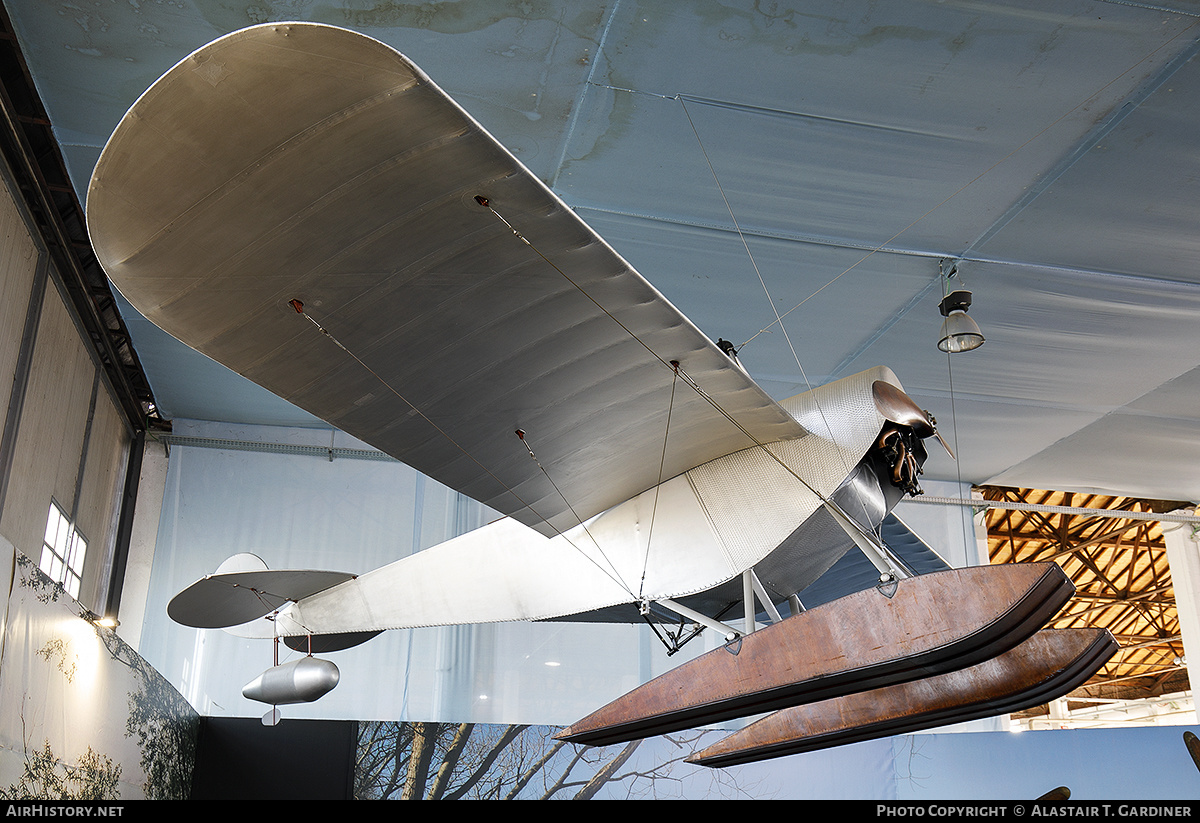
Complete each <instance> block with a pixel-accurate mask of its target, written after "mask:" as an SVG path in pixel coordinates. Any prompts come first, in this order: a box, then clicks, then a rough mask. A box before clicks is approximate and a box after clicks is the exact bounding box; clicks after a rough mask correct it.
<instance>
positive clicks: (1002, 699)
mask: <svg viewBox="0 0 1200 823" xmlns="http://www.w3.org/2000/svg"><path fill="white" fill-rule="evenodd" d="M1117 648H1118V646H1117V642H1116V640H1114V639H1113V636H1112V635H1111V634H1109V633H1108V631H1107V630H1105V629H1048V630H1045V631H1041V632H1038V633H1037V634H1035V635H1034V636H1033V637H1031V638H1029V639H1028V640H1026V641H1025V642H1024V643H1022V644H1021V645H1019V646H1017V647H1016V648H1015V649H1012V650H1011V651H1008V652H1005V653H1004V654H1002V655H1000V656H999V657H996V658H993V659H991V660H987V661H984V662H983V663H980V664H978V665H976V666H971V667H970V668H967V669H962V670H960V671H956V672H949V673H947V674H943V675H938V676H936V677H930V678H926V679H924V680H917V681H915V682H912V683H902V684H899V685H895V686H886V687H884V688H882V689H873V690H871V691H868V692H859V693H858V694H852V695H847V696H845V697H839V698H835V699H833V700H823V701H821V702H819V703H811V704H809V705H805V706H795V707H793V708H790V709H784V710H782V711H778V712H775V713H774V714H771V715H768V716H767V717H764V718H763V719H762V720H759V721H757V722H755V723H752V724H751V725H749V726H747V727H746V728H744V729H742V730H741V731H738V732H735V733H733V734H731V735H729V736H728V737H726V738H724V739H723V740H721V741H719V742H717V743H715V744H713V745H712V746H709V747H708V748H706V749H704V750H703V751H700V752H697V753H696V754H694V755H692V756H691V757H689V758H688V761H689V762H691V763H698V764H700V765H703V766H713V767H724V766H734V765H738V764H742V763H753V762H755V761H759V760H768V759H770V758H774V757H782V756H784V755H789V754H797V753H800V752H809V751H816V750H818V749H827V748H831V747H833V746H842V745H845V744H847V743H856V742H859V741H862V740H874V739H877V738H880V737H887V736H889V735H894V734H905V733H909V732H915V731H920V730H922V729H932V728H935V727H937V726H945V725H948V724H950V723H961V722H964V721H967V720H978V719H980V718H984V717H993V716H995V715H998V714H1006V713H1009V712H1016V711H1021V710H1022V709H1027V708H1029V707H1030V706H1038V705H1041V704H1042V703H1046V702H1047V701H1050V700H1054V699H1055V698H1057V697H1060V696H1062V695H1064V694H1066V693H1068V692H1070V691H1071V690H1073V689H1076V688H1078V687H1079V686H1080V685H1082V684H1083V683H1085V682H1087V680H1088V679H1089V678H1090V677H1091V676H1092V675H1094V674H1095V673H1096V672H1097V671H1099V669H1100V668H1101V667H1102V666H1103V665H1104V664H1105V663H1106V662H1108V659H1109V658H1110V657H1112V656H1113V654H1115V653H1116V651H1117Z"/></svg>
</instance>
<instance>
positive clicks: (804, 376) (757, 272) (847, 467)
mask: <svg viewBox="0 0 1200 823" xmlns="http://www.w3.org/2000/svg"><path fill="white" fill-rule="evenodd" d="M675 99H676V100H678V101H679V105H680V107H681V108H682V109H683V114H684V116H685V117H687V121H688V125H689V126H691V129H692V134H693V135H694V136H695V137H696V143H697V145H699V146H700V153H701V154H702V155H704V162H705V164H706V165H707V166H708V171H709V173H710V174H711V175H712V178H713V182H714V183H716V185H717V191H718V192H720V194H721V200H722V202H724V203H725V209H726V211H728V212H729V219H730V220H731V221H733V228H734V230H735V231H736V232H737V235H738V238H739V239H740V240H741V241H742V248H744V249H745V250H746V256H747V257H748V258H749V259H750V265H751V267H753V269H754V274H755V275H756V276H757V277H758V282H759V285H761V286H762V290H763V294H765V295H766V297H767V303H769V304H770V306H771V311H773V312H774V313H775V323H777V324H778V325H779V330H780V331H781V332H783V339H784V340H785V341H786V342H787V346H788V349H789V350H790V351H791V352H792V357H793V358H794V359H795V361H796V368H797V369H799V370H800V378H801V379H802V380H803V381H804V386H805V388H806V389H807V390H808V391H812V388H813V387H812V383H811V382H810V381H809V379H808V374H807V373H806V372H805V370H804V364H803V363H801V362H800V355H799V354H798V353H797V352H796V346H795V345H794V344H793V343H792V338H791V335H789V334H788V331H787V328H786V327H785V326H784V325H783V318H782V317H781V316H780V315H779V309H778V308H777V307H776V305H775V298H774V297H773V296H772V294H771V290H770V289H769V288H767V281H766V279H765V278H764V277H763V275H762V271H761V270H760V269H759V267H758V262H757V261H756V260H755V259H754V253H753V252H751V251H750V244H749V243H748V242H747V241H746V235H745V233H744V232H743V231H742V226H741V223H739V222H738V219H737V215H735V214H734V213H733V206H732V204H730V202H729V198H728V197H727V196H726V194H725V187H724V186H722V185H721V178H720V177H719V176H718V175H717V170H716V168H715V167H714V166H713V163H712V159H711V158H710V157H709V155H708V149H707V148H705V146H704V140H703V139H701V137H700V131H699V129H697V128H696V123H695V121H694V120H693V119H692V114H691V112H690V111H688V107H687V101H686V100H685V99H684V97H683V95H677V96H676V98H675ZM757 336H758V335H755V337H757ZM750 339H751V340H753V339H754V338H753V337H752V338H750ZM747 342H749V341H747ZM745 345H746V344H745V343H743V344H742V346H745ZM739 348H740V347H739ZM814 402H816V406H817V413H818V414H820V416H821V423H822V424H823V425H824V426H825V431H826V432H828V435H829V439H830V440H833V439H834V437H833V427H832V426H831V425H830V423H829V419H828V418H827V417H826V416H825V409H824V407H822V405H821V403H820V402H819V401H817V400H816V398H814ZM838 455H839V457H840V459H841V461H842V468H843V469H845V470H846V472H847V473H849V472H850V470H851V466H850V465H849V464H848V463H847V461H846V455H845V454H843V453H842V452H841V450H840V449H839V450H838ZM863 507H864V512H865V508H866V504H865V503H864V504H863Z"/></svg>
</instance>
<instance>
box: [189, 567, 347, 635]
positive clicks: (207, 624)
mask: <svg viewBox="0 0 1200 823" xmlns="http://www.w3.org/2000/svg"><path fill="white" fill-rule="evenodd" d="M249 558H253V560H258V558H257V557H254V555H235V556H234V557H233V558H230V559H229V560H227V561H225V562H224V563H222V564H221V567H220V568H219V569H218V570H217V571H216V573H214V574H210V575H207V576H205V577H202V578H201V579H200V580H197V581H196V582H195V583H193V584H192V585H190V586H188V587H187V588H186V589H184V590H183V591H181V592H180V593H179V594H177V595H175V596H174V597H173V598H171V602H170V603H168V604H167V615H168V616H169V617H170V618H171V619H172V620H174V621H175V622H176V623H179V624H181V625H184V626H191V627H193V628H196V629H224V628H228V627H230V626H237V625H239V624H242V623H246V622H248V621H251V620H256V619H258V618H260V617H264V616H266V615H268V614H270V613H271V612H273V611H275V610H277V609H279V608H281V607H282V606H284V605H286V604H287V603H289V602H292V601H295V600H300V599H301V598H304V597H308V596H309V595H312V594H316V593H317V592H320V591H324V590H325V589H328V588H331V587H333V586H336V585H337V584H338V583H342V582H345V581H346V580H351V579H353V578H354V575H353V574H350V573H349V572H332V571H314V570H311V569H280V570H272V569H268V568H267V567H266V564H265V563H262V561H261V560H258V563H257V564H256V563H253V562H250V561H249V560H248V559H249ZM259 564H261V565H259Z"/></svg>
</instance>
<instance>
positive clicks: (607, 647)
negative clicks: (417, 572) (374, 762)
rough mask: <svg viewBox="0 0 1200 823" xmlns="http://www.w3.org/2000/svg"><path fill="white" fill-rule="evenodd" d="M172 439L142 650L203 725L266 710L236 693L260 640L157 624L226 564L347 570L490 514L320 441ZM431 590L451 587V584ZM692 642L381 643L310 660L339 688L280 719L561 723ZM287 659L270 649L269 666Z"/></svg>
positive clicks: (257, 663)
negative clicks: (238, 559)
mask: <svg viewBox="0 0 1200 823" xmlns="http://www.w3.org/2000/svg"><path fill="white" fill-rule="evenodd" d="M172 440H173V444H172V445H171V446H170V456H169V463H168V470H167V480H166V488H165V493H164V499H163V506H162V515H161V519H160V525H159V531H158V540H157V546H156V550H155V557H154V563H153V568H152V572H151V584H150V595H149V598H148V602H147V610H146V619H145V625H144V627H143V630H142V636H141V641H140V648H141V651H142V653H143V654H144V655H145V657H146V658H147V659H148V660H149V661H150V662H151V663H153V664H154V665H155V666H156V667H157V668H158V669H159V671H161V672H163V674H165V675H166V676H167V677H168V678H169V679H170V680H171V682H172V683H174V684H175V685H176V687H177V688H179V690H180V691H181V692H182V693H183V694H184V695H185V696H186V697H187V698H188V700H189V701H191V703H192V705H193V706H195V707H196V709H197V710H198V711H200V712H201V713H202V714H207V715H213V716H239V717H249V716H257V715H261V714H263V713H265V712H266V711H267V710H268V707H267V706H266V705H263V704H259V703H255V702H253V701H250V700H247V699H246V698H244V697H242V694H241V689H242V686H244V685H245V684H246V683H248V682H250V681H251V680H252V679H254V678H255V677H256V676H257V675H258V674H260V673H261V672H262V671H264V670H265V669H267V668H268V667H269V666H270V665H271V664H272V649H271V643H270V642H269V641H253V640H245V639H241V638H237V637H233V636H232V635H229V634H227V633H226V632H224V631H221V630H198V629H191V628H187V627H184V626H180V625H177V624H175V623H174V622H173V621H171V620H170V618H168V617H167V614H166V607H167V603H168V601H169V600H170V598H171V597H172V596H174V595H175V594H176V593H177V592H179V591H180V590H182V589H184V588H186V587H187V586H189V585H191V584H192V583H194V582H195V581H196V580H198V579H200V578H201V577H203V576H204V575H206V574H211V573H213V572H214V571H215V570H216V569H217V567H218V566H219V565H220V563H221V562H222V561H223V560H225V559H226V558H227V557H229V556H230V555H233V554H237V553H239V552H251V553H253V554H257V555H258V556H259V557H261V558H262V559H263V560H264V561H265V562H266V563H267V565H268V566H269V567H271V568H276V569H284V568H307V569H331V570H340V571H349V572H354V573H361V572H366V571H369V570H370V569H373V568H375V567H377V566H381V565H383V564H385V563H390V562H391V561H393V560H396V559H398V558H401V557H404V556H407V555H408V554H411V553H412V552H414V551H419V550H422V549H426V548H428V547H430V546H433V545H436V544H437V543H439V542H441V541H443V540H446V539H449V538H451V537H454V536H456V535H458V534H461V533H462V532H464V531H467V530H469V529H472V528H475V527H478V526H480V525H483V524H484V523H486V522H488V521H489V520H491V519H493V518H495V517H496V516H497V515H496V514H495V513H494V512H492V511H490V510H488V509H486V508H485V507H483V506H482V505H480V504H479V503H476V502H475V501H473V500H470V499H468V498H465V497H463V496H462V495H459V494H457V493H455V492H452V491H450V490H449V489H447V488H445V487H444V486H442V485H440V484H438V483H436V482H434V481H432V480H430V479H428V478H426V477H424V476H422V475H420V474H418V473H417V472H415V471H413V470H412V469H410V468H408V467H407V466H404V465H402V464H400V463H397V462H395V461H391V460H380V459H372V458H373V457H377V455H375V456H372V455H370V454H369V452H370V450H369V448H368V447H366V446H365V445H363V444H362V443H360V442H358V441H355V440H353V439H352V438H349V437H347V436H346V435H343V434H341V433H340V432H339V433H336V434H335V433H332V432H330V431H329V430H328V429H326V430H319V429H280V428H275V427H255V426H237V427H231V426H226V425H224V424H213V423H203V422H190V421H175V426H174V431H173V433H172ZM256 444H261V445H256ZM267 444H273V445H270V446H268V445H267ZM331 448H332V449H333V454H332V457H331V456H330V453H329V450H330V449H331ZM256 449H262V450H256ZM429 585H446V586H451V587H452V586H453V585H454V581H453V580H442V581H437V580H431V581H429ZM563 585H570V582H569V581H563ZM707 634H711V633H707ZM705 642H706V638H698V639H697V640H696V641H694V642H693V643H692V644H690V645H689V646H688V647H686V649H685V651H684V652H681V653H680V654H677V655H675V656H673V657H670V658H668V657H667V656H666V654H665V652H664V650H663V648H662V646H661V645H660V643H659V641H658V640H657V639H656V638H655V637H654V636H653V635H652V634H651V633H650V631H649V629H648V628H646V627H645V626H613V625H599V624H576V623H542V624H530V623H503V624H491V625H468V626H453V627H448V628H432V629H417V630H403V631H391V632H386V633H384V634H383V635H380V636H379V637H376V638H374V639H373V640H371V641H369V642H367V643H366V644H364V645H362V646H359V647H357V648H354V649H348V650H346V651H341V652H334V653H330V654H327V655H322V656H323V657H326V658H328V659H330V660H332V661H334V662H335V663H336V664H337V666H338V668H339V669H340V671H341V680H340V683H339V685H338V687H337V688H336V689H334V691H333V692H331V693H330V694H328V695H326V696H325V697H323V698H321V699H320V700H319V701H317V702H316V703H313V704H301V705H297V706H285V707H283V708H282V712H283V715H284V717H306V718H322V719H358V720H427V721H430V720H437V721H457V722H463V721H472V722H481V723H538V724H553V725H566V724H570V723H572V722H574V721H576V720H578V719H579V718H581V717H583V716H585V715H586V714H588V713H590V712H591V711H593V710H595V709H596V708H598V707H599V706H601V705H603V704H604V703H607V702H608V701H610V700H612V699H614V698H616V697H618V696H619V695H621V694H623V693H624V692H625V691H628V690H629V689H631V688H633V687H634V686H636V685H638V684H640V683H642V682H644V681H645V680H647V679H649V678H651V677H653V676H656V675H658V674H660V673H662V672H664V671H667V670H668V669H671V668H674V667H675V666H677V665H679V664H680V663H682V662H683V661H684V660H687V659H689V658H690V657H694V656H696V655H697V654H699V653H701V652H703V651H706V650H707V648H708V647H705V645H704V643H705ZM708 642H712V643H715V642H716V641H715V639H714V640H711V641H708ZM298 656H299V654H298V653H296V652H292V651H291V650H289V649H287V648H286V647H285V646H281V647H280V662H281V663H282V662H287V661H288V660H291V659H295V658H296V657H298Z"/></svg>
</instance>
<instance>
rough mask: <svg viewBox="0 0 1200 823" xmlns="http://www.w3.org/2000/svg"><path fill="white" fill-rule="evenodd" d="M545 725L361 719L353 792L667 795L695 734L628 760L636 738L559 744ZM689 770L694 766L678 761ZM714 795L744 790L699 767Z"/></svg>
mask: <svg viewBox="0 0 1200 823" xmlns="http://www.w3.org/2000/svg"><path fill="white" fill-rule="evenodd" d="M557 731H558V728H556V727H553V726H522V725H508V726H493V725H484V724H473V723H407V722H375V723H362V724H360V727H359V739H358V751H357V762H356V764H355V766H356V767H355V786H354V796H355V797H356V798H358V799H363V800H366V799H370V800H418V799H425V800H460V799H462V800H482V799H488V800H516V799H522V800H533V799H542V800H550V799H573V800H590V799H592V798H593V797H596V796H597V794H598V793H599V792H600V790H601V789H604V788H606V787H607V788H608V790H609V792H610V793H611V791H612V790H613V789H617V790H618V791H619V792H620V793H622V794H623V795H624V796H626V797H658V796H662V795H664V794H665V795H671V794H673V793H674V791H675V786H674V784H675V783H676V782H677V781H679V780H680V779H681V778H680V775H679V773H678V769H679V767H680V766H681V764H682V763H683V760H684V759H685V758H686V757H687V756H688V755H690V754H691V753H692V752H693V751H694V750H695V749H696V748H697V743H698V742H699V740H700V738H701V737H702V736H703V733H701V732H695V733H689V734H685V735H668V736H665V737H664V739H665V740H667V741H669V743H670V744H671V748H673V749H674V751H675V752H676V753H675V754H674V755H673V756H670V757H667V758H665V759H659V758H652V759H651V761H652V762H651V764H650V765H646V764H645V763H640V764H635V763H634V757H633V756H634V754H635V752H637V750H638V748H639V746H641V745H642V743H643V741H640V740H635V741H632V742H630V743H626V744H624V745H619V746H605V747H590V746H580V745H576V744H570V743H564V742H562V741H559V740H555V739H554V737H553V735H554V734H555V733H556V732H557ZM685 768H686V769H688V770H689V771H691V772H692V773H694V771H695V770H694V769H691V768H690V767H685ZM705 775H706V779H709V780H711V781H712V783H713V785H714V787H715V789H716V793H717V794H719V795H720V794H723V795H729V796H736V795H741V796H747V797H749V796H750V795H749V794H748V793H746V792H745V791H744V790H743V789H742V788H740V787H738V785H737V782H736V778H735V776H734V773H729V772H721V771H716V770H714V771H711V772H707V771H706V772H705Z"/></svg>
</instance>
